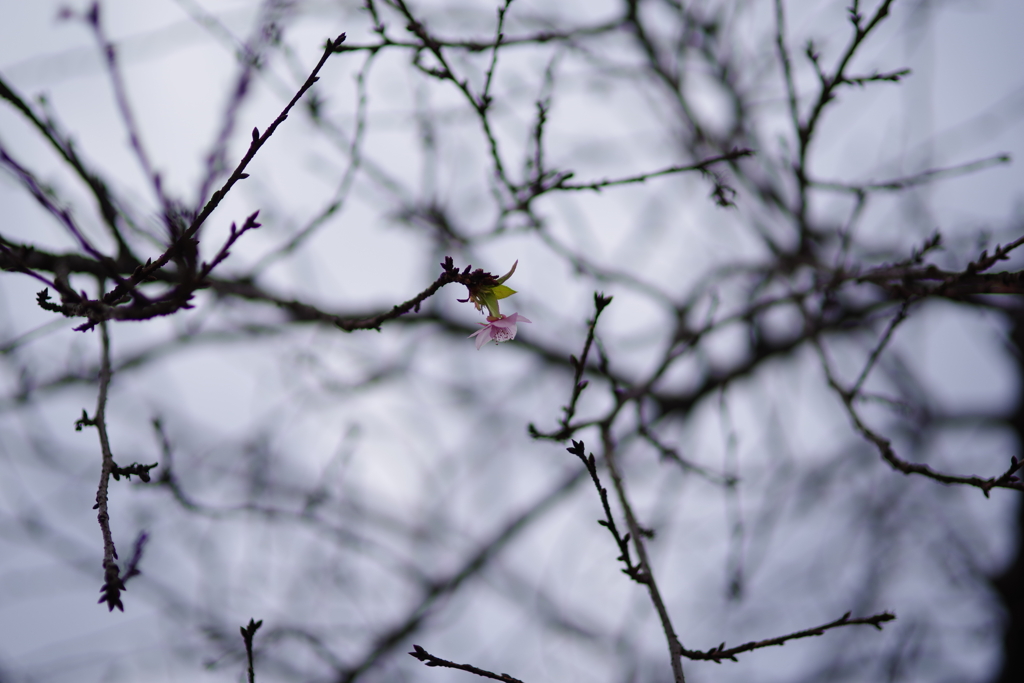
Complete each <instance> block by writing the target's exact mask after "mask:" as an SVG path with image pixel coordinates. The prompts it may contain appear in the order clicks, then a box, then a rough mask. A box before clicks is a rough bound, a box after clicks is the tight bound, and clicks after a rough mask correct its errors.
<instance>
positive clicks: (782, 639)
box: [683, 612, 896, 664]
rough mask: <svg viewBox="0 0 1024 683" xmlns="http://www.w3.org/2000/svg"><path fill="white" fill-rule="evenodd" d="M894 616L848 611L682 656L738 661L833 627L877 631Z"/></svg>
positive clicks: (695, 658) (686, 651) (822, 633)
mask: <svg viewBox="0 0 1024 683" xmlns="http://www.w3.org/2000/svg"><path fill="white" fill-rule="evenodd" d="M895 618H896V616H895V615H894V614H891V613H889V612H882V613H881V614H875V615H874V616H870V617H864V618H862V619H851V618H850V613H849V612H847V613H846V614H844V615H843V616H842V617H840V618H839V619H836V620H835V621H831V622H829V623H827V624H822V625H821V626H815V627H814V628H809V629H806V630H804V631H797V632H796V633H790V634H788V635H784V636H779V637H777V638H769V639H767V640H757V641H752V642H749V643H744V644H743V645H739V646H737V647H731V648H729V649H725V643H722V644H721V645H719V646H718V647H716V648H712V649H710V650H706V651H701V650H684V651H683V656H684V657H686V658H687V659H693V660H710V661H712V662H715V663H716V664H721V663H722V660H723V659H729V660H732V661H734V662H736V661H739V660H737V659H736V655H738V654H742V653H744V652H750V651H751V650H759V649H761V648H764V647H772V646H775V645H785V644H786V643H787V642H789V641H791V640H797V639H799V638H810V637H812V636H820V635H824V634H825V631H829V630H831V629H834V628H839V627H841V626H855V625H858V624H864V625H868V626H874V627H875V628H877V629H878V630H879V631H881V630H882V624H883V623H885V622H887V621H892V620H893V619H895Z"/></svg>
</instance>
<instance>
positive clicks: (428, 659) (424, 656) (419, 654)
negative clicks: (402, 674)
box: [409, 645, 523, 683]
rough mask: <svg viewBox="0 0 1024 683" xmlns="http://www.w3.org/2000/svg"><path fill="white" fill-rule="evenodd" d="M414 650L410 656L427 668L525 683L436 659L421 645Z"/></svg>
mask: <svg viewBox="0 0 1024 683" xmlns="http://www.w3.org/2000/svg"><path fill="white" fill-rule="evenodd" d="M412 649H413V651H412V652H410V653H409V654H411V655H412V656H413V657H415V658H416V659H418V660H420V661H421V662H423V663H424V664H426V665H427V666H443V667H446V668H448V669H459V670H461V671H468V672H469V673H471V674H476V675H477V676H483V677H484V678H492V679H494V680H496V681H505V683H523V682H522V681H521V680H519V679H518V678H513V677H512V676H509V675H508V674H496V673H493V672H491V671H487V670H486V669H480V668H478V667H475V666H473V665H472V664H456V663H455V662H449V661H448V660H447V659H441V658H440V657H435V656H434V655H432V654H430V653H429V652H427V651H426V650H424V649H423V648H422V647H420V646H419V645H413V646H412Z"/></svg>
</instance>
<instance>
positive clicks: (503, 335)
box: [469, 313, 531, 351]
mask: <svg viewBox="0 0 1024 683" xmlns="http://www.w3.org/2000/svg"><path fill="white" fill-rule="evenodd" d="M528 322H531V321H529V320H527V319H526V318H525V317H524V316H521V315H519V314H518V313H513V314H512V315H503V316H501V317H500V318H495V319H494V320H491V319H490V318H488V322H486V323H480V324H481V325H483V326H484V327H483V329H482V330H478V331H476V332H474V333H473V334H471V335H469V336H470V337H476V348H477V350H478V351H479V350H480V347H482V346H483V345H484V344H486V343H487V342H489V341H492V340H493V341H494V342H495V343H497V344H500V343H501V342H507V341H512V340H513V339H515V338H516V324H517V323H528Z"/></svg>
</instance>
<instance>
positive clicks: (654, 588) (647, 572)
mask: <svg viewBox="0 0 1024 683" xmlns="http://www.w3.org/2000/svg"><path fill="white" fill-rule="evenodd" d="M601 443H602V446H603V448H604V460H605V463H606V464H607V465H608V471H609V472H610V473H611V475H612V483H613V484H614V485H615V493H616V494H617V495H618V498H619V505H621V506H622V511H623V514H625V516H626V524H627V526H628V527H629V533H630V535H631V536H632V538H633V547H634V548H635V549H636V554H637V557H639V558H640V568H641V570H642V572H643V583H644V585H646V586H647V592H648V594H649V595H650V596H651V602H652V603H653V604H654V609H655V611H656V612H657V613H658V619H659V620H660V621H661V628H662V630H663V631H664V632H665V639H666V640H667V641H668V653H669V657H670V658H671V664H672V678H673V680H674V681H675V683H686V676H685V675H684V673H683V663H682V661H681V657H682V655H683V644H682V643H681V642H680V640H679V637H678V636H677V635H676V631H675V627H673V626H672V618H671V617H670V616H669V613H668V608H667V607H666V606H665V601H664V600H663V599H662V597H661V591H660V590H659V589H658V582H657V581H656V580H655V578H654V570H653V568H652V566H651V560H650V558H649V557H648V555H647V546H646V544H645V543H644V538H645V537H648V536H650V535H651V532H650V531H648V530H646V529H644V528H642V527H641V526H640V524H639V522H637V519H636V515H635V514H634V513H633V506H632V505H631V504H630V502H629V496H627V495H626V484H625V481H624V480H623V477H622V473H621V472H620V471H619V466H618V463H617V462H616V459H615V455H616V449H615V442H614V441H613V439H612V435H611V425H610V424H609V423H608V422H606V423H604V424H602V425H601Z"/></svg>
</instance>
